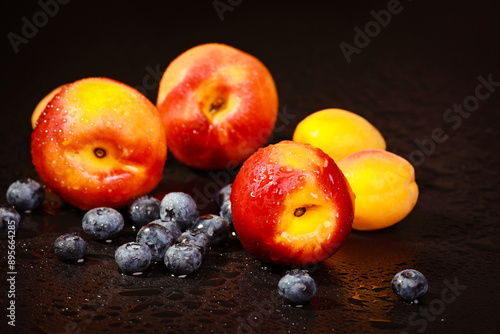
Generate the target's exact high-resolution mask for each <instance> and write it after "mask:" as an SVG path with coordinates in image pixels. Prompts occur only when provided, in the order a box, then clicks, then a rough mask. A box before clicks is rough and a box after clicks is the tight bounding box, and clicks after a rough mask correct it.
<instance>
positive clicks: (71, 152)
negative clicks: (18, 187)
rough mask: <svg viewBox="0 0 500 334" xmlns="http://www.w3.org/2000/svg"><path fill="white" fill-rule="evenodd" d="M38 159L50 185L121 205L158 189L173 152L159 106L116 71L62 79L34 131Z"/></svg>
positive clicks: (86, 199) (81, 198)
mask: <svg viewBox="0 0 500 334" xmlns="http://www.w3.org/2000/svg"><path fill="white" fill-rule="evenodd" d="M31 154H32V158H33V164H34V165H35V167H36V170H37V171H38V174H39V176H40V178H41V179H42V181H43V182H44V183H45V185H46V187H47V188H48V189H50V190H52V191H53V192H55V193H57V194H58V195H59V196H61V197H62V198H63V199H64V200H65V201H66V202H68V203H69V204H72V205H74V206H76V207H78V208H80V209H82V210H89V209H91V208H95V207H100V206H106V207H113V208H119V207H122V206H124V205H126V204H128V203H129V202H130V201H131V200H132V199H133V198H135V197H139V196H143V195H146V194H148V193H149V192H150V191H152V190H153V189H154V188H155V187H156V186H157V185H158V183H159V182H160V180H161V178H162V173H163V167H164V164H165V160H166V154H167V146H166V140H165V131H164V129H163V126H162V124H161V119H160V115H159V114H158V111H157V110H156V107H155V106H154V105H153V104H152V103H151V102H150V101H149V100H148V99H147V98H146V97H145V96H144V95H142V94H141V93H139V92H138V91H137V90H135V89H134V88H132V87H130V86H127V85H125V84H123V83H120V82H118V81H115V80H112V79H108V78H87V79H82V80H78V81H76V82H73V83H71V84H66V85H64V86H62V88H61V89H60V91H59V92H58V93H57V94H56V95H55V96H54V97H53V99H52V100H51V101H50V102H49V103H48V104H47V106H46V108H45V109H44V111H43V112H42V113H41V115H40V117H39V118H38V121H37V125H36V127H35V129H34V130H33V132H32V135H31Z"/></svg>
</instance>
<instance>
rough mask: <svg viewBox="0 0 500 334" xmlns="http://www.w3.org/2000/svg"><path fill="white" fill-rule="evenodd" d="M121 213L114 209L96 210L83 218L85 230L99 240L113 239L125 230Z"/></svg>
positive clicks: (88, 212)
mask: <svg viewBox="0 0 500 334" xmlns="http://www.w3.org/2000/svg"><path fill="white" fill-rule="evenodd" d="M123 225H124V221H123V216H122V215H121V213H119V212H118V211H116V210H115V209H112V208H106V207H101V208H94V209H91V210H89V211H87V213H86V214H85V215H84V216H83V219H82V227H83V230H84V231H85V232H86V233H87V234H88V235H90V236H91V237H92V238H94V239H97V240H107V239H113V238H114V237H116V236H117V235H118V233H119V232H120V231H121V230H122V229H123Z"/></svg>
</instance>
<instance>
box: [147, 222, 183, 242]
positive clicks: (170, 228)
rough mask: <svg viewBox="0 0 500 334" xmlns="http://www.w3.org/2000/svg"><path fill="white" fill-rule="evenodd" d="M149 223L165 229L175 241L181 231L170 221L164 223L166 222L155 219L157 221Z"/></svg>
mask: <svg viewBox="0 0 500 334" xmlns="http://www.w3.org/2000/svg"><path fill="white" fill-rule="evenodd" d="M151 223H155V224H158V225H161V226H163V227H165V228H166V229H167V230H168V231H169V232H170V233H171V234H172V236H173V237H174V240H176V239H177V238H178V237H179V236H180V235H181V233H182V231H181V229H180V228H179V226H178V225H177V223H176V222H174V221H170V220H169V221H166V220H162V219H157V220H153V221H152V222H151Z"/></svg>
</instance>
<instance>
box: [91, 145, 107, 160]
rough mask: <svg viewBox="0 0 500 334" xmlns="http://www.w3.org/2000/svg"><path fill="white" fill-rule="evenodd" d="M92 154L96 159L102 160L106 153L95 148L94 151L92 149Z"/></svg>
mask: <svg viewBox="0 0 500 334" xmlns="http://www.w3.org/2000/svg"><path fill="white" fill-rule="evenodd" d="M94 154H95V156H96V157H98V158H99V159H101V158H104V157H105V156H106V151H105V150H104V149H102V148H100V147H97V148H96V149H94Z"/></svg>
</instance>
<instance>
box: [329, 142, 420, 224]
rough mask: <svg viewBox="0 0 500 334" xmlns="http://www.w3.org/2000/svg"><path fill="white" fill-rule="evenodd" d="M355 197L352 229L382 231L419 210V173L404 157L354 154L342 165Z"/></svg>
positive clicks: (382, 153) (366, 152) (374, 152)
mask: <svg viewBox="0 0 500 334" xmlns="http://www.w3.org/2000/svg"><path fill="white" fill-rule="evenodd" d="M338 166H339V168H340V169H341V170H342V172H343V173H344V176H345V177H346V178H347V180H348V181H349V184H350V185H351V188H352V190H353V191H354V194H355V195H356V200H355V211H354V222H353V225H352V228H353V229H355V230H361V231H366V230H378V229H382V228H386V227H389V226H392V225H394V224H396V223H398V222H400V221H401V220H402V219H403V218H405V217H406V216H407V215H408V214H409V213H410V212H411V210H413V208H414V207H415V204H416V203H417V198H418V186H417V183H416V182H415V170H414V168H413V166H412V165H411V164H410V163H409V162H408V161H407V160H405V159H404V158H402V157H400V156H398V155H396V154H394V153H390V152H387V151H384V150H377V149H370V150H362V151H358V152H356V153H353V154H351V155H349V156H348V157H346V158H345V159H343V160H341V161H340V162H339V163H338Z"/></svg>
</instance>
